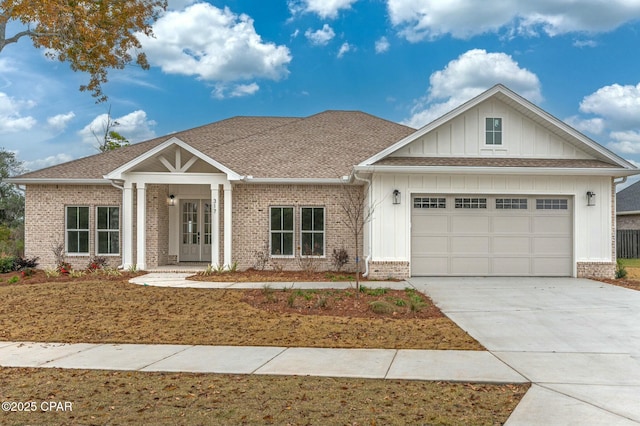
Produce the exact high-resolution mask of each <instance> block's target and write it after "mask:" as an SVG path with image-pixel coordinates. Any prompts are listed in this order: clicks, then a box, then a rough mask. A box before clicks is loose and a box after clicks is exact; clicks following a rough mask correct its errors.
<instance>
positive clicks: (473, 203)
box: [455, 198, 487, 209]
mask: <svg viewBox="0 0 640 426" xmlns="http://www.w3.org/2000/svg"><path fill="white" fill-rule="evenodd" d="M455 204H456V205H455V207H456V209H486V208H487V199H486V198H456V203H455Z"/></svg>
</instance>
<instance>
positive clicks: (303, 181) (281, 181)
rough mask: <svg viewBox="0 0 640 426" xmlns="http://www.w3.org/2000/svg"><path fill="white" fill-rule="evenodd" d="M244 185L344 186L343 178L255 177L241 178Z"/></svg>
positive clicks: (240, 180)
mask: <svg viewBox="0 0 640 426" xmlns="http://www.w3.org/2000/svg"><path fill="white" fill-rule="evenodd" d="M238 181H239V182H242V183H256V184H272V185H297V184H300V185H314V184H315V185H338V184H344V179H342V178H254V177H253V176H240V179H239V180H238Z"/></svg>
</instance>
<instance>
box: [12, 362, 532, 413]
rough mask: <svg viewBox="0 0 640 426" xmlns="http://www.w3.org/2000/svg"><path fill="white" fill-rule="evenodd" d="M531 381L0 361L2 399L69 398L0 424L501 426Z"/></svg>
mask: <svg viewBox="0 0 640 426" xmlns="http://www.w3.org/2000/svg"><path fill="white" fill-rule="evenodd" d="M528 387H529V386H528V385H501V386H498V385H468V384H460V383H458V384H451V383H439V382H419V381H400V380H386V381H384V380H366V379H334V378H318V377H281V376H229V375H214V374H184V373H136V372H105V371H86V370H56V369H26V368H19V369H17V368H14V369H8V368H0V400H2V401H23V402H26V401H37V405H38V407H39V406H40V403H41V401H55V402H65V401H68V402H71V403H72V409H73V411H71V412H58V413H56V412H42V411H40V410H38V411H36V412H26V413H25V412H23V413H18V412H3V413H0V423H2V424H56V425H70V424H136V425H137V424H156V425H195V424H208V425H209V424H210V425H236V424H250V425H267V424H278V425H285V424H290V425H307V424H315V425H325V424H331V425H347V424H348V425H376V424H379V425H405V424H439V425H460V424H465V425H499V424H503V423H504V422H505V421H506V419H507V417H508V416H509V414H510V413H511V411H513V409H514V408H515V406H516V405H517V403H518V402H519V401H520V399H521V398H522V396H523V395H524V393H525V392H526V390H527V389H528Z"/></svg>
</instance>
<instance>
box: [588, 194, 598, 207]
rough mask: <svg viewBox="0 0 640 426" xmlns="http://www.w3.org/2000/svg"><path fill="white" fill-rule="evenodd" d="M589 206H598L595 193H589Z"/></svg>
mask: <svg viewBox="0 0 640 426" xmlns="http://www.w3.org/2000/svg"><path fill="white" fill-rule="evenodd" d="M587 205H588V206H595V205H596V193H595V192H593V191H587Z"/></svg>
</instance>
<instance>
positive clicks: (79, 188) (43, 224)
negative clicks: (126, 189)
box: [25, 185, 122, 269]
mask: <svg viewBox="0 0 640 426" xmlns="http://www.w3.org/2000/svg"><path fill="white" fill-rule="evenodd" d="M121 204H122V191H120V190H119V189H117V188H114V187H112V186H110V185H28V186H27V189H26V193H25V256H26V257H39V258H40V261H39V268H53V267H55V263H56V262H55V257H54V256H53V247H54V246H56V245H57V244H60V243H62V244H64V243H65V207H66V206H88V207H89V253H90V254H93V255H95V253H96V232H95V230H96V207H97V206H120V205H121ZM121 240H122V237H121ZM89 259H90V256H76V255H68V256H67V259H66V260H67V261H68V262H69V263H70V264H71V266H72V267H73V268H76V269H84V268H86V267H87V266H88V264H89ZM107 259H108V261H109V264H110V265H111V266H118V265H120V264H121V263H122V258H121V257H120V256H108V257H107Z"/></svg>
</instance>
